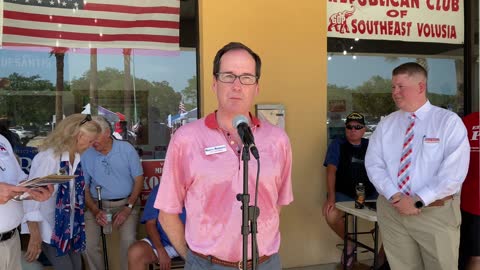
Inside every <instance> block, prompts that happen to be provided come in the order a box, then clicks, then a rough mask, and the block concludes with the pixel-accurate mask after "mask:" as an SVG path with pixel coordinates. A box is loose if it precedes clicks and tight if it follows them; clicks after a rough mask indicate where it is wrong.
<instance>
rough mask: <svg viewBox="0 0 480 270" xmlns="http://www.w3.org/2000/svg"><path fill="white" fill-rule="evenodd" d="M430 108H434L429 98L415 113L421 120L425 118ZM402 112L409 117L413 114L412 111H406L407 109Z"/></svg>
mask: <svg viewBox="0 0 480 270" xmlns="http://www.w3.org/2000/svg"><path fill="white" fill-rule="evenodd" d="M430 109H432V104H431V103H430V101H429V100H428V99H427V102H425V104H423V105H422V107H420V108H418V110H416V111H414V112H413V113H414V114H415V118H417V119H419V120H423V119H425V117H426V116H427V115H428V112H429V111H430ZM402 112H403V116H404V117H405V118H407V119H408V117H409V116H410V115H411V114H412V112H406V111H402Z"/></svg>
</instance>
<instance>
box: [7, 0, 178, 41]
mask: <svg viewBox="0 0 480 270" xmlns="http://www.w3.org/2000/svg"><path fill="white" fill-rule="evenodd" d="M12 1H14V0H5V5H4V8H5V9H4V16H5V18H4V29H3V30H4V39H3V42H4V45H5V44H23V45H29V46H32V45H33V46H36V45H37V46H51V47H59V46H61V47H69V48H107V47H110V48H141V49H166V50H178V49H179V40H180V39H179V32H180V31H179V27H180V26H179V19H180V14H179V12H180V2H179V1H178V0H144V1H136V0H124V1H121V2H118V1H112V0H91V1H89V0H87V1H84V2H80V1H83V0H68V2H67V1H62V2H60V1H54V0H50V1H45V0H43V1H40V0H39V1H34V0H30V1H28V2H23V1H22V4H18V3H16V2H12ZM87 2H88V3H87ZM137 2H141V3H137ZM118 3H121V5H118ZM73 6H75V7H78V9H77V8H73V9H72V7H73Z"/></svg>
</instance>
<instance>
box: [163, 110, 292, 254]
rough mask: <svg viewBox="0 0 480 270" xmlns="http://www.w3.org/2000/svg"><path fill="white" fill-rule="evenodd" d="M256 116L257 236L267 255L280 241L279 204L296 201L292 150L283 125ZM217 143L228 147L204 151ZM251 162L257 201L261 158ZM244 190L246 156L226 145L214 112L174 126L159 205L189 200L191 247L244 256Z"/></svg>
mask: <svg viewBox="0 0 480 270" xmlns="http://www.w3.org/2000/svg"><path fill="white" fill-rule="evenodd" d="M252 122H253V126H252V127H251V128H252V132H253V135H254V137H255V144H256V146H257V148H258V150H259V153H260V169H261V170H260V178H259V187H258V194H259V195H258V196H259V197H258V207H259V208H260V216H259V218H258V234H257V239H258V249H259V254H260V256H263V255H271V254H274V253H277V252H278V250H279V247H280V231H279V212H278V208H277V206H281V205H288V204H289V203H290V202H292V201H293V193H292V185H291V170H292V152H291V148H290V142H289V139H288V136H287V135H286V133H285V132H284V131H283V130H282V129H280V128H278V127H276V126H273V125H271V124H270V123H268V122H265V121H260V120H259V119H257V118H255V117H252ZM216 146H219V148H220V149H224V150H225V151H224V152H220V153H216V154H211V152H209V151H206V148H209V147H216ZM223 146H225V147H223ZM207 154H209V155H207ZM248 168H249V171H248V174H249V175H248V177H249V183H248V185H249V186H248V188H249V193H250V205H253V204H254V199H255V198H254V194H255V180H256V174H257V162H256V160H255V159H254V157H253V156H252V155H250V161H249V166H248ZM242 192H243V162H242V160H241V157H239V156H238V155H237V154H236V153H235V152H234V150H233V149H232V147H230V146H229V145H228V142H227V140H226V138H225V136H224V133H223V131H222V130H221V129H220V128H219V127H218V124H217V121H216V117H215V113H211V114H209V115H208V116H207V117H206V118H202V119H199V120H197V121H195V122H193V123H190V124H187V125H185V126H182V127H181V128H180V129H178V130H177V131H176V132H175V136H174V137H173V138H172V140H171V141H170V144H169V146H168V151H167V156H166V159H165V166H164V168H163V175H162V180H161V184H160V189H159V192H158V196H157V199H156V201H155V207H156V208H158V209H160V210H161V211H164V212H167V213H171V214H174V213H181V212H182V207H183V206H184V204H185V208H186V210H187V223H186V225H185V238H186V241H187V243H188V246H189V248H190V249H191V250H193V251H196V252H198V253H202V254H205V255H213V256H215V257H218V258H220V259H223V260H226V261H232V262H234V261H240V260H241V259H242V234H241V231H240V229H241V224H242V214H241V213H242V211H241V209H240V206H241V203H240V202H239V201H237V199H236V196H237V194H239V193H242ZM249 238H250V237H249ZM249 256H250V252H249Z"/></svg>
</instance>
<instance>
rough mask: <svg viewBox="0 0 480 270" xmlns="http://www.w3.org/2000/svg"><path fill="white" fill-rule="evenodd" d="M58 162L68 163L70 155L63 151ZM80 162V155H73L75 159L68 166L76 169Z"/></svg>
mask: <svg viewBox="0 0 480 270" xmlns="http://www.w3.org/2000/svg"><path fill="white" fill-rule="evenodd" d="M60 161H68V162H69V163H70V153H69V152H68V151H65V152H63V153H62V155H61V156H60ZM79 162H80V154H79V153H75V159H74V160H73V164H70V166H71V167H72V168H77V165H78V163H79Z"/></svg>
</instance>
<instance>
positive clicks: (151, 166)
mask: <svg viewBox="0 0 480 270" xmlns="http://www.w3.org/2000/svg"><path fill="white" fill-rule="evenodd" d="M163 162H164V160H163V159H146V160H142V167H143V177H144V179H145V181H144V184H143V190H142V193H140V203H141V205H142V207H143V206H145V203H146V202H147V199H148V195H149V194H150V192H151V191H152V189H153V188H154V187H155V186H156V185H158V184H159V183H160V178H161V177H162V171H163Z"/></svg>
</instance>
